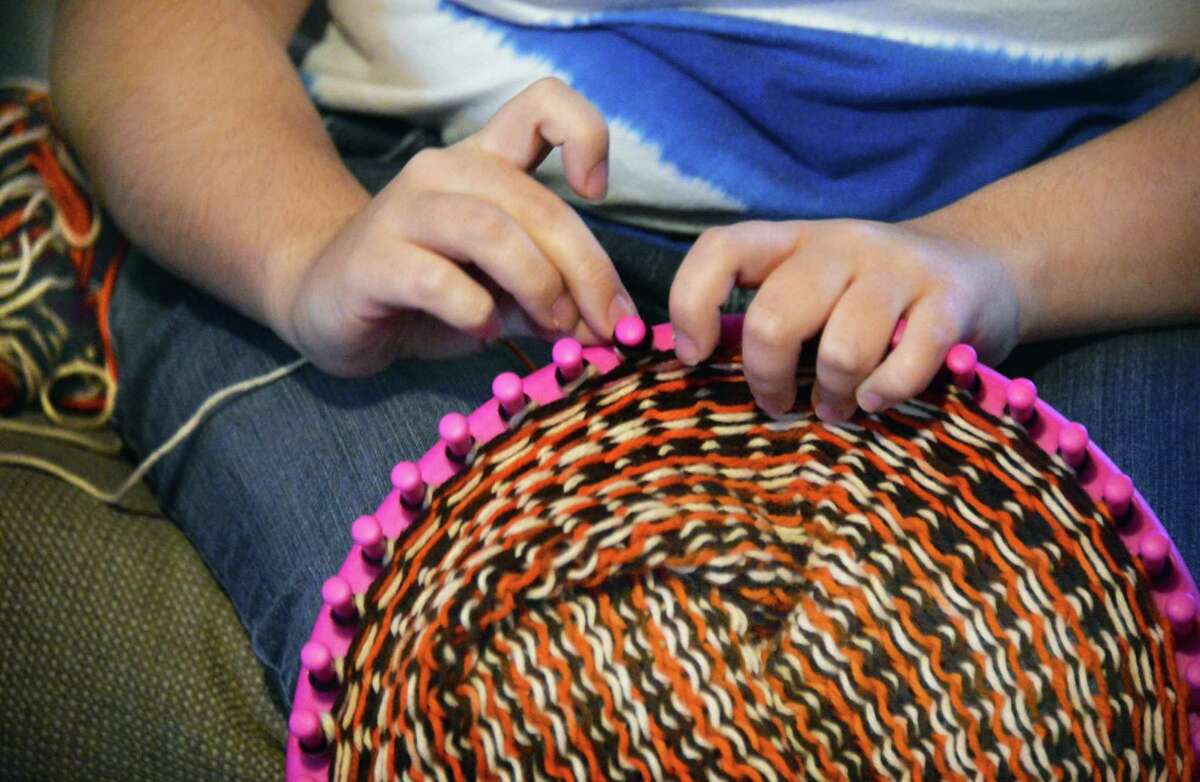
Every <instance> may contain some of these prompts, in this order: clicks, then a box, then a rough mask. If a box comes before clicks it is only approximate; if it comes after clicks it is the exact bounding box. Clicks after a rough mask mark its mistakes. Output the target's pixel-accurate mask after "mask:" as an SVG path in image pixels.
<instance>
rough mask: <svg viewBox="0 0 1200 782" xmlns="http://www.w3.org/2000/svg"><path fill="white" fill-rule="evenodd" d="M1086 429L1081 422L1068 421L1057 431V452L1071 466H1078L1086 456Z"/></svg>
mask: <svg viewBox="0 0 1200 782" xmlns="http://www.w3.org/2000/svg"><path fill="white" fill-rule="evenodd" d="M1087 447H1088V430H1087V427H1086V426H1084V425H1083V424H1081V423H1070V424H1067V425H1066V426H1064V427H1063V428H1062V429H1060V430H1059V432H1058V452H1059V454H1061V455H1062V458H1063V461H1065V462H1066V463H1067V464H1069V465H1071V466H1072V467H1080V466H1082V464H1083V460H1084V458H1085V457H1086V456H1087Z"/></svg>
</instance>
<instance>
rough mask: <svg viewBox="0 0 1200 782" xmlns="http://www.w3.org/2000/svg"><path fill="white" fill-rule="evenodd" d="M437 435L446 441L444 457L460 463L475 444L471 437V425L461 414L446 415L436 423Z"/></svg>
mask: <svg viewBox="0 0 1200 782" xmlns="http://www.w3.org/2000/svg"><path fill="white" fill-rule="evenodd" d="M438 435H439V436H440V437H441V438H442V439H443V440H445V441H446V455H447V456H449V457H451V458H452V459H454V460H455V461H462V460H463V459H464V458H466V455H467V454H468V453H469V452H470V450H471V446H472V445H474V444H475V438H473V437H471V425H470V423H469V422H468V421H467V417H466V416H465V415H463V414H462V413H447V414H446V415H444V416H442V420H441V422H439V423H438Z"/></svg>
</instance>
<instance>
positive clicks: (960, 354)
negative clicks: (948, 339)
mask: <svg viewBox="0 0 1200 782" xmlns="http://www.w3.org/2000/svg"><path fill="white" fill-rule="evenodd" d="M978 364H979V357H978V356H977V355H976V354H975V348H973V347H971V346H970V345H968V344H966V343H959V344H958V345H955V346H954V347H952V348H950V352H949V353H947V354H946V368H947V369H949V370H950V374H952V375H953V376H954V385H956V386H960V387H962V388H966V389H970V388H971V387H972V386H973V385H975V367H976V366H977V365H978Z"/></svg>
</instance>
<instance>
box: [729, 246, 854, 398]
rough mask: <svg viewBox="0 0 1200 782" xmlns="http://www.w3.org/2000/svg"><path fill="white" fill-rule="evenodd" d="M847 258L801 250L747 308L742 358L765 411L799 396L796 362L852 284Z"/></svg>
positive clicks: (760, 290) (783, 265)
mask: <svg viewBox="0 0 1200 782" xmlns="http://www.w3.org/2000/svg"><path fill="white" fill-rule="evenodd" d="M849 275H850V272H849V267H848V265H847V264H841V263H830V262H828V261H827V260H826V259H825V258H824V257H818V256H812V255H808V254H806V253H804V252H801V253H800V254H798V255H795V256H793V257H791V258H790V259H788V260H787V261H786V262H784V263H783V264H781V265H780V266H779V267H778V268H776V269H775V270H774V271H773V272H771V274H770V276H769V277H767V279H766V281H764V282H763V283H762V287H761V288H760V289H759V291H758V294H757V295H756V296H755V297H754V300H753V301H752V302H751V303H750V307H749V308H748V309H747V310H746V318H745V321H744V323H743V325H742V361H743V363H744V365H745V369H746V380H747V382H748V383H749V384H750V390H751V392H752V393H753V394H754V398H755V400H756V401H757V402H758V405H759V407H761V408H762V409H763V410H764V411H765V412H767V413H768V414H770V415H774V416H779V415H783V414H784V413H786V412H787V411H788V410H790V409H791V407H792V406H793V405H794V404H795V402H796V364H797V362H798V361H799V358H800V349H801V347H802V346H803V344H804V342H805V341H807V340H809V339H812V337H813V336H814V335H816V333H817V332H818V331H819V330H820V329H821V326H822V325H823V324H824V323H825V321H826V319H827V318H828V317H829V313H830V311H831V310H832V309H833V307H834V305H835V304H836V303H837V301H838V299H839V298H840V297H841V295H842V292H843V291H844V290H845V289H846V286H847V285H848V284H849Z"/></svg>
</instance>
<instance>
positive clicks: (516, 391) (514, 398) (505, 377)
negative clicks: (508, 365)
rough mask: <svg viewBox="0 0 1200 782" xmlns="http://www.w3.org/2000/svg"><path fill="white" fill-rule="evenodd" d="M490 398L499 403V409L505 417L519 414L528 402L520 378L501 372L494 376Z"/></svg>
mask: <svg viewBox="0 0 1200 782" xmlns="http://www.w3.org/2000/svg"><path fill="white" fill-rule="evenodd" d="M492 396H494V397H496V401H497V402H499V403H500V409H501V410H502V411H503V412H504V415H505V416H512V415H516V414H517V413H519V412H521V408H523V407H525V402H526V401H527V400H528V397H527V396H525V388H524V386H523V384H522V383H521V376H520V375H518V374H517V373H516V372H501V373H500V374H499V375H496V379H495V380H493V381H492Z"/></svg>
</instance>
